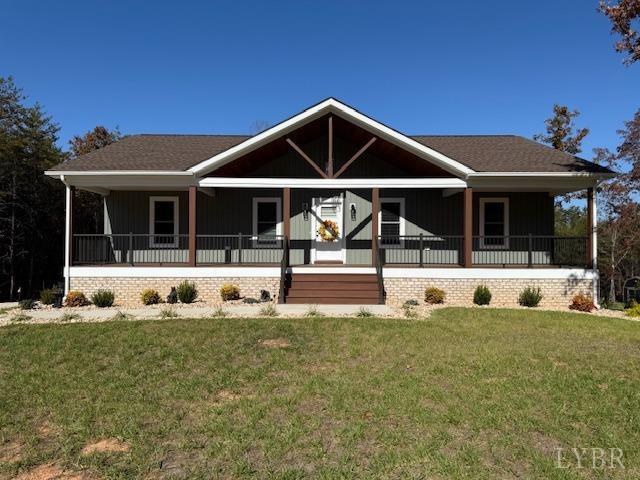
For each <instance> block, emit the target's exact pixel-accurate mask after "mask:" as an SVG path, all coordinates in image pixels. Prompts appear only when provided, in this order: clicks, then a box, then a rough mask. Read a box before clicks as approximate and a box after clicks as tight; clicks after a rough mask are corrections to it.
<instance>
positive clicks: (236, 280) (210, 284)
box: [70, 277, 280, 307]
mask: <svg viewBox="0 0 640 480" xmlns="http://www.w3.org/2000/svg"><path fill="white" fill-rule="evenodd" d="M70 280H71V281H70V289H71V290H80V291H81V292H83V293H84V294H85V295H86V296H87V298H89V297H90V295H91V294H92V293H94V292H95V291H96V290H99V289H101V288H102V289H109V290H112V291H113V292H114V293H115V303H116V304H117V305H122V306H126V307H132V306H140V305H141V304H142V303H141V302H140V293H141V292H142V291H143V290H144V289H145V288H153V289H155V290H157V291H158V293H160V296H161V297H162V299H163V300H164V299H165V298H166V297H167V295H168V294H169V292H170V291H171V287H177V286H178V284H179V283H180V282H181V281H182V280H183V279H181V278H170V277H148V278H140V277H71V279H70ZM186 280H189V281H190V282H193V283H195V285H196V288H197V289H198V298H200V299H202V300H204V301H206V302H215V301H219V300H220V287H221V286H222V285H223V284H225V283H232V284H234V285H237V286H238V287H240V294H241V295H242V296H246V297H253V298H260V290H267V291H268V292H269V293H270V294H271V296H272V298H275V299H277V297H278V292H279V289H280V278H278V277H260V278H256V277H219V278H218V277H216V278H211V277H209V278H207V277H189V278H186Z"/></svg>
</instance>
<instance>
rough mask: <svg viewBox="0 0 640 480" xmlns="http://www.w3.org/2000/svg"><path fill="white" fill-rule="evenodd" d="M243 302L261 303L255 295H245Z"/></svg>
mask: <svg viewBox="0 0 640 480" xmlns="http://www.w3.org/2000/svg"><path fill="white" fill-rule="evenodd" d="M242 303H248V304H249V305H253V304H254V303H260V300H256V299H255V298H253V297H244V298H243V299H242Z"/></svg>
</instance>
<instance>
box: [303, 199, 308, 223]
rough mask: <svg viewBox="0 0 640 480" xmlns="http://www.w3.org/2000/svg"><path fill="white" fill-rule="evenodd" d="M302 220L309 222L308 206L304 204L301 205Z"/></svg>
mask: <svg viewBox="0 0 640 480" xmlns="http://www.w3.org/2000/svg"><path fill="white" fill-rule="evenodd" d="M302 218H303V219H304V221H305V222H306V221H307V220H309V204H308V203H306V202H305V203H303V204H302Z"/></svg>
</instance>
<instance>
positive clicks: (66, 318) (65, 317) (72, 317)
mask: <svg viewBox="0 0 640 480" xmlns="http://www.w3.org/2000/svg"><path fill="white" fill-rule="evenodd" d="M80 319H82V317H81V316H80V315H78V314H77V313H63V314H62V316H61V317H60V321H61V322H75V321H76V320H80Z"/></svg>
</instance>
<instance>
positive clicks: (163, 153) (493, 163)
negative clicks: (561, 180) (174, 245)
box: [51, 134, 611, 173]
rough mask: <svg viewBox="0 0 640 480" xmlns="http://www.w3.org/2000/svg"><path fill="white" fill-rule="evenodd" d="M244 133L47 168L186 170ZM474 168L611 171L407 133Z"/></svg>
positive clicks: (513, 141)
mask: <svg viewBox="0 0 640 480" xmlns="http://www.w3.org/2000/svg"><path fill="white" fill-rule="evenodd" d="M249 138H251V136H247V135H150V134H142V135H131V136H127V137H125V138H123V139H122V140H120V141H118V142H116V143H113V144H111V145H108V146H106V147H104V148H100V149H98V150H94V151H92V152H90V153H88V154H86V155H82V156H80V157H78V158H75V159H73V160H69V161H67V162H64V163H62V164H60V165H57V166H56V167H54V168H52V169H51V170H54V171H60V172H69V171H82V172H90V171H167V172H180V171H186V170H188V169H189V168H191V167H193V166H194V165H197V164H199V163H200V162H202V161H204V160H206V159H209V158H211V157H213V156H215V155H217V154H219V153H222V152H224V151H226V150H228V149H229V148H231V147H233V146H235V145H239V144H240V143H242V142H244V141H245V140H248V139H249ZM409 138H412V139H413V140H416V141H417V142H419V143H420V144H422V145H425V146H427V147H429V148H432V149H433V150H436V151H438V152H440V153H442V154H444V155H446V156H447V157H450V158H452V159H454V160H456V161H457V162H459V163H461V164H463V165H465V166H467V167H469V168H470V169H472V170H474V171H476V172H535V173H542V172H558V173H562V172H567V173H571V172H583V173H611V171H610V170H608V169H607V168H605V167H602V166H599V165H596V164H594V163H593V162H589V161H587V160H584V159H581V158H579V157H576V156H574V155H570V154H567V153H564V152H561V151H558V150H555V149H553V148H551V147H547V146H546V145H542V144H540V143H537V142H534V141H533V140H529V139H527V138H524V137H519V136H515V135H417V136H409Z"/></svg>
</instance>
